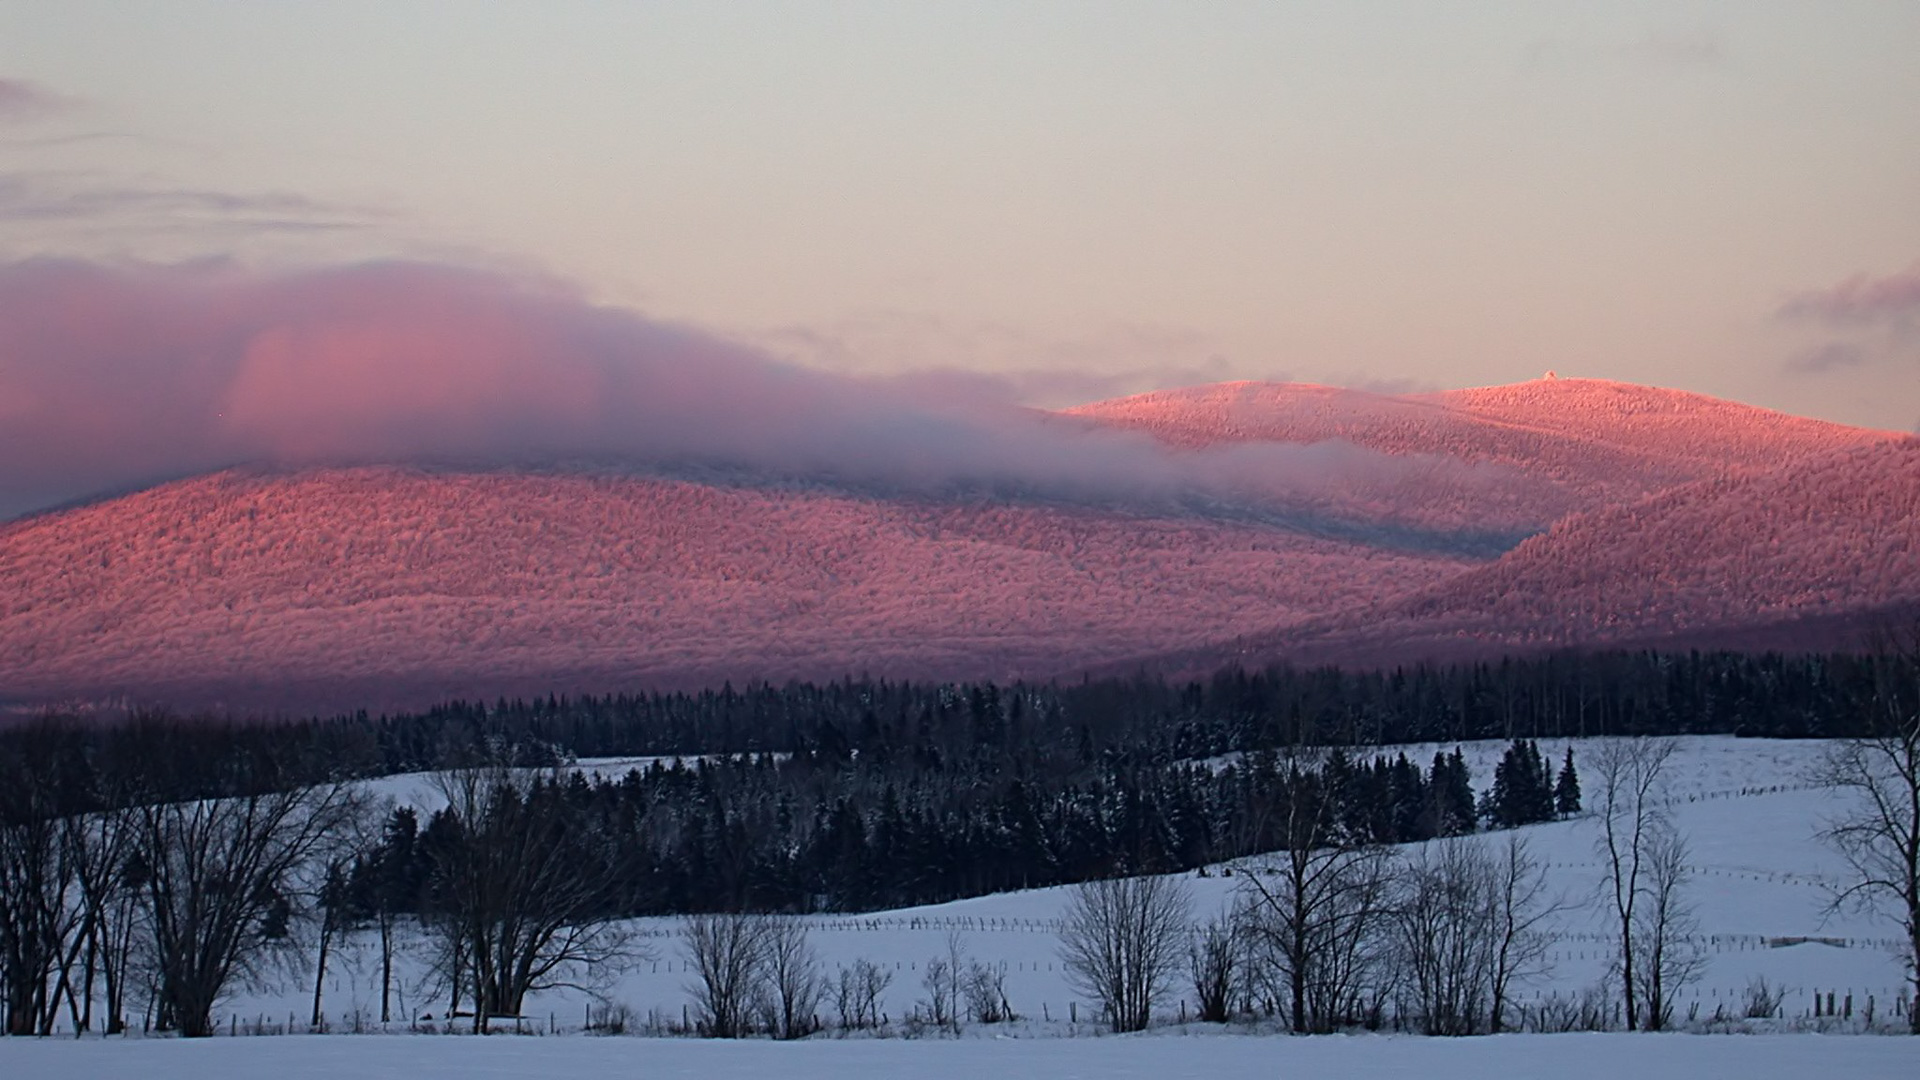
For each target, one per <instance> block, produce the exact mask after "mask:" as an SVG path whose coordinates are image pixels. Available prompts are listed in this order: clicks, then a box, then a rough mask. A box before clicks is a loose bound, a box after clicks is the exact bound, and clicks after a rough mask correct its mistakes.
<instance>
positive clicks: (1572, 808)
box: [1553, 746, 1580, 818]
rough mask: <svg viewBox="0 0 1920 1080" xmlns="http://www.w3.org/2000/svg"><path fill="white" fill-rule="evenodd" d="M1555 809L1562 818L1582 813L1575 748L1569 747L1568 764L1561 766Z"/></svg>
mask: <svg viewBox="0 0 1920 1080" xmlns="http://www.w3.org/2000/svg"><path fill="white" fill-rule="evenodd" d="M1553 808H1554V810H1556V811H1557V812H1558V813H1559V814H1560V816H1561V817H1563V818H1564V817H1572V816H1573V815H1575V814H1577V813H1579V812H1580V774H1579V773H1577V772H1575V771H1573V747H1571V746H1569V747H1567V760H1566V763H1565V764H1563V765H1561V766H1560V782H1559V783H1557V784H1555V785H1554V788H1553Z"/></svg>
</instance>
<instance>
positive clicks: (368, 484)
mask: <svg viewBox="0 0 1920 1080" xmlns="http://www.w3.org/2000/svg"><path fill="white" fill-rule="evenodd" d="M1072 416H1073V417H1074V418H1075V419H1072V420H1071V421H1063V422H1071V423H1074V424H1099V425H1114V426H1119V427H1126V428H1132V429H1137V430H1144V431H1147V432H1150V433H1152V434H1153V435H1154V436H1156V437H1157V438H1159V439H1161V440H1163V441H1165V442H1168V443H1170V444H1172V445H1174V446H1175V447H1177V448H1181V449H1177V450H1176V451H1175V452H1174V453H1175V455H1176V456H1180V457H1181V460H1180V461H1179V462H1178V463H1177V464H1178V466H1179V468H1178V469H1172V470H1170V471H1171V472H1174V473H1178V472H1179V471H1180V469H1185V468H1187V466H1189V465H1196V467H1197V465H1205V466H1207V467H1209V468H1211V467H1215V466H1220V467H1229V468H1237V469H1239V470H1240V474H1239V475H1244V476H1254V477H1255V478H1257V474H1258V472H1259V470H1260V469H1263V468H1267V467H1268V466H1269V463H1271V462H1272V461H1276V460H1281V459H1279V458H1276V457H1274V456H1272V455H1263V454H1256V453H1251V452H1249V453H1247V454H1240V453H1239V451H1238V450H1237V449H1236V444H1257V443H1261V442H1268V443H1271V442H1276V441H1292V442H1310V443H1315V444H1318V445H1317V446H1316V447H1315V448H1311V449H1309V450H1307V451H1304V452H1303V453H1304V454H1305V455H1306V456H1305V457H1302V456H1298V455H1295V456H1292V457H1287V458H1286V459H1285V460H1286V461H1287V462H1288V463H1289V464H1288V467H1289V468H1293V469H1296V470H1297V469H1299V468H1301V467H1302V462H1321V463H1323V464H1324V468H1325V470H1326V472H1325V475H1324V476H1322V477H1320V483H1321V484H1322V485H1323V487H1324V488H1325V490H1326V492H1327V494H1325V495H1324V496H1314V497H1313V498H1309V499H1308V500H1306V501H1303V502H1300V503H1298V504H1293V505H1283V504H1274V506H1273V507H1272V509H1271V512H1269V511H1268V510H1262V509H1259V508H1258V507H1254V508H1252V509H1249V507H1248V506H1239V507H1236V506H1231V505H1228V506H1221V505H1216V503H1215V502H1209V501H1194V500H1183V499H1181V498H1179V497H1168V496H1167V495H1166V494H1165V493H1164V492H1162V493H1161V494H1158V495H1154V496H1152V497H1147V496H1142V497H1141V499H1140V500H1139V501H1137V502H1135V503H1131V504H1129V505H1127V506H1119V505H1110V504H1101V505H1094V504H1073V505H1069V504H1062V503H1058V502H1048V501H1044V500H1041V499H1038V498H1036V497H1028V496H996V497H992V498H986V497H980V496H963V495H954V494H950V493H949V494H946V495H939V496H936V495H932V494H917V495H906V494H901V493H898V492H896V493H893V494H890V495H883V494H879V493H875V492H871V491H869V492H864V493H862V492H856V491H852V490H849V489H845V488H834V487H828V486H823V485H808V484H802V483H796V482H783V483H774V482H771V481H768V480H765V479H760V480H742V479H739V478H733V479H728V480H717V479H712V478H708V479H704V480H696V479H687V478H678V479H675V478H668V477H664V476H659V475H636V474H633V473H631V472H619V471H614V470H606V469H601V470H598V471H594V470H586V469H574V470H571V471H568V470H546V471H531V470H519V471H513V470H495V471H457V470H440V471H429V470H422V469H416V468H402V467H377V468H356V469H319V470H310V471H304V472H273V471H259V470H235V471H229V472H224V473H218V474H214V475H211V476H204V477H199V478H195V479H191V480H185V481H180V482H177V483H172V484H167V485H163V486H161V487H157V488H153V489H150V490H147V491H143V492H138V493H135V494H132V495H127V496H123V497H120V498H116V499H112V500H108V501H105V502H100V503H97V504H93V505H87V506H81V507H77V508H72V509H68V510H64V511H61V512H58V513H52V514H47V515H44V516H41V517H37V518H33V519H29V520H24V521H17V522H13V523H11V524H6V525H0V702H6V701H16V702H17V701H28V702H31V701H44V700H48V699H59V698H67V697H75V696H78V697H87V698H97V697H102V696H110V695H128V696H133V697H138V698H162V699H169V700H174V701H178V702H182V703H188V704H196V703H212V702H225V703H229V704H234V705H242V706H266V707H280V708H289V709H301V710H312V709H320V708H332V707H343V708H344V707H353V706H359V705H372V706H381V705H399V704H418V703H421V702H424V701H428V700H431V699H435V698H441V697H447V696H453V695H462V696H473V695H485V696H492V695H494V694H499V693H535V692H537V693H545V692H547V691H550V690H557V689H565V690H605V689H616V688H632V687H643V686H696V685H712V684H717V683H718V682H720V681H721V680H723V679H732V680H735V681H747V680H756V679H757V680H783V679H787V678H809V679H830V678H837V677H840V676H842V675H847V674H871V675H874V676H884V677H895V678H916V679H926V678H937V679H946V678H994V679H1005V678H1011V677H1036V678H1046V677H1051V676H1063V675H1064V676H1069V677H1071V676H1074V675H1077V674H1078V673H1080V672H1082V671H1085V670H1089V669H1111V668H1112V667H1113V666H1115V665H1119V664H1122V663H1124V662H1126V661H1127V658H1131V657H1140V656H1152V657H1157V658H1159V661H1157V662H1163V663H1166V664H1169V665H1171V666H1174V667H1183V668H1186V669H1188V670H1196V669H1199V668H1201V667H1206V666H1213V665H1217V664H1218V663H1222V662H1227V661H1230V660H1240V661H1242V662H1248V663H1263V662H1266V661H1268V660H1272V659H1281V658H1287V659H1298V660H1310V661H1315V662H1323V661H1332V662H1343V663H1347V662H1361V661H1365V662H1391V661H1393V660H1396V659H1401V658H1409V657H1414V656H1454V655H1475V656H1478V655H1487V654H1490V653H1495V652H1499V651H1502V650H1509V649H1520V648H1547V647H1558V646H1581V645H1593V644H1620V643H1632V642H1642V641H1663V642H1671V643H1677V644H1680V645H1686V644H1698V643H1705V642H1732V643H1742V644H1746V643H1754V642H1758V643H1760V644H1762V645H1767V646H1770V645H1773V644H1774V643H1776V642H1780V641H1786V642H1789V643H1792V642H1826V643H1833V642H1834V641H1835V639H1836V638H1837V637H1839V636H1842V635H1843V634H1845V633H1849V632H1851V628H1854V627H1857V626H1858V625H1859V623H1860V621H1861V620H1862V619H1863V618H1865V617H1867V616H1868V614H1870V613H1872V612H1876V611H1882V610H1887V609H1891V608H1898V607H1900V606H1901V605H1906V604H1913V605H1915V606H1920V566H1916V560H1920V541H1916V539H1915V537H1914V529H1915V524H1914V523H1915V521H1916V520H1920V443H1916V441H1915V440H1911V439H1907V440H1898V439H1896V440H1891V441H1890V440H1889V439H1888V437H1887V434H1886V433H1883V432H1872V431H1864V430H1860V429H1854V428H1846V427H1841V426H1839V425H1834V424H1826V423H1822V422H1819V421H1813V420H1805V419H1801V418H1798V417H1791V416H1785V415H1783V414H1780V413H1773V412H1768V411H1766V410H1762V409H1754V408H1750V407H1748V406H1744V405H1738V404H1734V403H1730V402H1716V401H1713V400H1712V399H1707V398H1701V397H1699V396H1697V395H1691V394H1681V393H1678V392H1673V391H1665V390H1657V389H1653V388H1647V387H1632V386H1624V385H1622V384H1616V383H1604V382H1597V381H1593V380H1541V381H1538V382H1534V383H1526V384H1522V385H1520V386H1515V387H1495V388H1486V389H1482V390H1472V391H1457V392H1452V393H1448V394H1439V395H1424V396H1415V397H1388V396H1383V395H1377V394H1367V393H1362V392H1358V391H1346V390H1334V389H1330V388H1325V387H1301V386H1288V385H1272V384H1250V383H1239V384H1224V385H1220V386H1209V387H1196V388H1192V389H1188V390H1181V391H1168V392H1164V393H1158V394H1151V395H1142V396H1139V397H1135V398H1126V399H1120V400H1118V401H1113V402H1102V403H1097V404H1094V405H1090V406H1086V407H1084V408H1082V409H1079V410H1073V411H1072ZM1342 443H1350V444H1353V445H1356V446H1360V447H1364V448H1367V449H1368V450H1371V451H1374V452H1375V453H1373V454H1356V453H1354V452H1352V451H1351V450H1350V449H1345V448H1343V447H1342V446H1341V444H1342ZM1252 449H1256V450H1257V449H1258V447H1253V448H1252ZM1202 451H1204V452H1202ZM1323 451H1324V452H1323ZM1290 453H1291V452H1290ZM1186 455H1190V456H1186ZM1250 505H1251V504H1250ZM1475 527H1479V528H1480V529H1481V530H1482V531H1481V532H1480V533H1475V532H1474V528H1475ZM1528 533H1537V535H1533V536H1532V537H1531V538H1530V539H1526V540H1524V541H1519V540H1518V538H1519V537H1520V536H1523V535H1526V534H1528ZM1476 535H1478V536H1480V537H1481V539H1479V540H1474V541H1473V542H1471V543H1469V542H1467V541H1468V540H1471V539H1472V538H1473V537H1474V536H1476ZM1502 536H1505V537H1507V539H1505V540H1504V541H1498V538H1499V537H1502ZM1494 541H1498V543H1497V546H1494V547H1492V548H1490V549H1489V548H1487V547H1486V546H1485V545H1486V544H1487V543H1489V542H1494ZM1515 543H1517V546H1511V545H1514V544H1515ZM1509 548H1510V549H1509ZM1483 551H1484V554H1482V553H1481V552H1483ZM1463 553H1464V554H1463ZM1496 556H1497V557H1496ZM1221 642H1230V643H1233V644H1229V645H1225V646H1223V645H1221V644H1220V643H1221Z"/></svg>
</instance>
